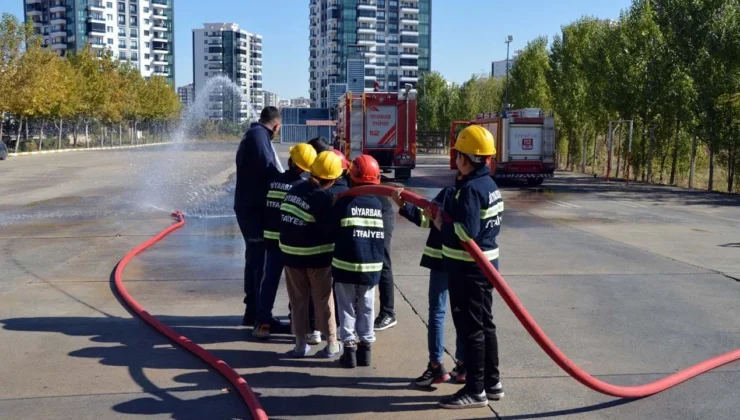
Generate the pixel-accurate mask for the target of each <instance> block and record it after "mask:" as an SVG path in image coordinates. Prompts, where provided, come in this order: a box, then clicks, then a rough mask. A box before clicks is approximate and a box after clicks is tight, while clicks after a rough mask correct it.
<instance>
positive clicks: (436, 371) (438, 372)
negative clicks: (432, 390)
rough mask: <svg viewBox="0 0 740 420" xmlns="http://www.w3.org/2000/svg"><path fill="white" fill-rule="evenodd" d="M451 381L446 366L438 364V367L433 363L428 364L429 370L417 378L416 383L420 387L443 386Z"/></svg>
mask: <svg viewBox="0 0 740 420" xmlns="http://www.w3.org/2000/svg"><path fill="white" fill-rule="evenodd" d="M448 380H450V374H449V373H447V370H446V369H445V366H444V365H443V364H442V363H438V364H437V366H434V365H432V364H431V363H429V364H427V370H425V371H424V373H423V374H422V375H421V376H419V377H418V378H416V380H415V381H414V383H415V384H416V385H418V386H424V387H427V386H432V384H441V383H442V382H446V381H448Z"/></svg>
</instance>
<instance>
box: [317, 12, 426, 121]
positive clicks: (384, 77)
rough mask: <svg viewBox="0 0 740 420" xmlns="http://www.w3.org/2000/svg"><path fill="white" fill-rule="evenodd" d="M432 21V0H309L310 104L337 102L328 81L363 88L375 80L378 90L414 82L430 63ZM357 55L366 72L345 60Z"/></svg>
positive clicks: (387, 89)
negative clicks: (331, 97)
mask: <svg viewBox="0 0 740 420" xmlns="http://www.w3.org/2000/svg"><path fill="white" fill-rule="evenodd" d="M431 22H432V1H431V0H405V1H399V0H309V31H310V35H309V36H310V44H309V53H310V64H309V83H310V96H311V103H312V104H313V106H315V107H321V108H327V107H333V106H335V105H336V104H333V103H330V102H331V101H330V100H329V98H330V96H335V95H330V87H331V86H332V85H334V88H332V90H337V89H336V85H347V89H348V90H350V91H354V90H355V89H356V88H357V86H362V87H363V90H364V91H367V92H371V91H373V88H374V86H375V84H376V82H377V84H378V87H379V90H381V91H399V90H402V89H403V88H404V86H405V85H406V84H407V83H408V84H411V85H412V86H413V87H415V86H416V83H417V82H418V80H419V75H420V74H421V73H424V72H427V71H429V70H430V68H431V34H432V32H431V31H432V28H431ZM355 60H362V61H364V74H361V73H360V74H359V75H358V74H357V73H356V68H355V67H356V66H355V65H352V66H348V64H354V63H356V61H355ZM348 67H352V69H350V70H348ZM358 84H359V85H358Z"/></svg>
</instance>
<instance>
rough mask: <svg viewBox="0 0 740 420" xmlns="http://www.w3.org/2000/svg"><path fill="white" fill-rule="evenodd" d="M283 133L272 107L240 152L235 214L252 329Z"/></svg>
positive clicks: (251, 129)
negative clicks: (275, 142) (277, 139)
mask: <svg viewBox="0 0 740 420" xmlns="http://www.w3.org/2000/svg"><path fill="white" fill-rule="evenodd" d="M279 131H280V111H279V110H278V109H277V108H275V107H273V106H268V107H266V108H265V109H263V110H262V113H261V115H260V120H259V122H256V123H252V125H251V126H250V127H249V130H247V132H246V133H244V137H243V138H242V141H241V143H240V144H239V150H238V151H237V152H236V191H235V193H234V212H235V213H236V221H237V222H238V223H239V229H240V230H241V232H242V236H243V237H244V242H246V245H247V250H246V253H245V260H246V264H245V266H244V294H245V297H244V304H245V305H246V310H245V311H244V318H243V320H242V324H243V325H250V326H251V325H254V324H255V322H256V316H257V287H258V285H259V283H260V281H261V280H262V275H263V271H264V268H263V266H264V261H265V247H264V209H265V202H266V199H267V191H268V189H269V184H268V181H269V179H270V178H271V176H272V175H273V174H274V173H276V172H279V171H278V169H277V167H276V165H277V158H276V156H275V153H274V151H273V149H272V144H271V141H272V137H273V136H274V135H275V134H277V133H278V132H279Z"/></svg>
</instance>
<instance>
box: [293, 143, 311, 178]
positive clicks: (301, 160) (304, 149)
mask: <svg viewBox="0 0 740 420" xmlns="http://www.w3.org/2000/svg"><path fill="white" fill-rule="evenodd" d="M290 158H291V159H292V160H293V163H294V164H295V165H296V166H297V167H299V168H301V169H303V170H304V171H307V172H308V171H310V170H311V165H312V164H313V162H314V161H315V160H316V149H314V148H313V146H311V145H310V144H308V143H301V144H296V145H295V146H293V147H291V148H290Z"/></svg>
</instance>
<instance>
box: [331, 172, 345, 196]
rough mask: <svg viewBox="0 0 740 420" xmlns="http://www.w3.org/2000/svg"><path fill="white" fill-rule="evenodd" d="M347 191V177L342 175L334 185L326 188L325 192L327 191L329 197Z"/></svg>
mask: <svg viewBox="0 0 740 420" xmlns="http://www.w3.org/2000/svg"><path fill="white" fill-rule="evenodd" d="M348 189H349V184H348V181H347V176H346V175H342V176H340V177H339V178H337V180H336V181H334V185H332V186H331V187H329V188H327V189H326V190H327V191H329V193H330V194H331V195H337V194H339V193H343V192H345V191H347V190H348Z"/></svg>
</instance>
